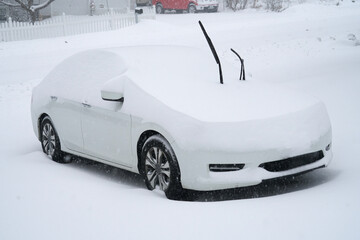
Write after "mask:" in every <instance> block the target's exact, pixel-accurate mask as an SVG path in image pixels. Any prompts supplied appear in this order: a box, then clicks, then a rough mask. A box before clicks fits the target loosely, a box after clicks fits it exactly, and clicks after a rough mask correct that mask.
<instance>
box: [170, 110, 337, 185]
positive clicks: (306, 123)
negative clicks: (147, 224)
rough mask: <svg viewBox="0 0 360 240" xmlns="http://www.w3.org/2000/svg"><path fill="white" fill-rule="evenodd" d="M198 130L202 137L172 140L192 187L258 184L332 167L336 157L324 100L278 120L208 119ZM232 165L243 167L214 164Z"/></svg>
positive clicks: (183, 177) (195, 133) (186, 181)
mask: <svg viewBox="0 0 360 240" xmlns="http://www.w3.org/2000/svg"><path fill="white" fill-rule="evenodd" d="M196 129H197V128H195V129H193V136H196V137H193V138H187V139H186V140H187V141H186V142H180V141H176V139H175V141H174V143H172V146H173V148H174V151H175V154H176V156H177V159H178V163H179V166H180V172H181V183H182V186H183V188H186V189H193V190H199V191H208V190H219V189H227V188H236V187H246V186H251V185H257V184H259V183H261V182H262V181H263V180H266V179H272V178H278V177H283V176H288V175H294V174H299V173H302V172H307V171H310V170H313V169H316V168H320V167H326V166H327V165H328V164H329V163H330V161H331V159H332V149H331V142H332V132H331V124H330V120H329V118H328V115H327V111H326V109H325V107H324V106H323V105H322V104H316V105H314V106H312V107H309V108H307V109H305V110H303V111H299V112H294V113H291V114H288V115H284V116H280V117H276V118H272V119H264V120H256V121H249V122H239V123H226V124H222V123H218V124H217V123H215V124H214V123H202V125H201V126H198V129H199V130H198V131H196ZM274 162H275V163H274ZM232 165H235V166H236V168H238V169H237V170H235V171H221V169H220V171H214V169H211V168H212V167H214V166H215V168H216V167H220V168H222V167H224V168H225V169H226V167H227V166H230V167H231V166H232ZM215 170H216V169H215ZM217 170H219V169H217ZM222 170H223V169H222Z"/></svg>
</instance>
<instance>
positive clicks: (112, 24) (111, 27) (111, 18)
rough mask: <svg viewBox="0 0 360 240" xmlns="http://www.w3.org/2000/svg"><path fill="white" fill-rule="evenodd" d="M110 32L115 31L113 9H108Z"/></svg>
mask: <svg viewBox="0 0 360 240" xmlns="http://www.w3.org/2000/svg"><path fill="white" fill-rule="evenodd" d="M110 30H115V16H114V9H113V8H110Z"/></svg>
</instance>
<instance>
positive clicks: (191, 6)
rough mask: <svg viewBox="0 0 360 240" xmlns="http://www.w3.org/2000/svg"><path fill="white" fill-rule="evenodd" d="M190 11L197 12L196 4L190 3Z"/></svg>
mask: <svg viewBox="0 0 360 240" xmlns="http://www.w3.org/2000/svg"><path fill="white" fill-rule="evenodd" d="M188 12H189V13H196V7H195V5H193V4H191V5H189V8H188Z"/></svg>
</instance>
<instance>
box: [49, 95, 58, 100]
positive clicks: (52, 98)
mask: <svg viewBox="0 0 360 240" xmlns="http://www.w3.org/2000/svg"><path fill="white" fill-rule="evenodd" d="M50 98H51V100H52V101H56V100H57V99H58V98H57V97H56V96H50Z"/></svg>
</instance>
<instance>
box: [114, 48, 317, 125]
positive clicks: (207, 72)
mask: <svg viewBox="0 0 360 240" xmlns="http://www.w3.org/2000/svg"><path fill="white" fill-rule="evenodd" d="M110 51H112V52H114V53H116V54H118V55H119V56H120V57H121V58H122V59H123V60H124V61H125V62H126V65H127V71H126V72H125V73H124V74H126V75H127V76H128V77H129V79H131V81H133V82H134V83H136V84H137V85H138V86H139V87H141V88H142V89H143V90H144V91H146V92H147V93H149V94H150V95H152V96H153V97H155V98H156V99H158V100H159V101H160V102H162V103H164V104H166V105H167V106H168V107H170V108H172V109H173V110H176V111H179V112H181V113H183V114H186V115H188V116H190V117H192V118H195V119H198V120H200V121H205V122H238V121H249V120H255V119H264V118H273V117H276V116H281V115H284V114H288V113H292V112H297V111H301V110H304V109H306V108H308V107H311V106H313V105H314V104H318V103H319V101H318V100H317V99H315V98H313V97H311V96H307V95H304V94H301V93H299V92H295V91H292V90H290V89H284V88H281V87H277V86H271V85H268V84H266V83H254V82H253V81H251V80H250V81H240V80H238V77H239V69H237V68H235V67H233V66H232V65H231V64H229V63H226V62H224V61H223V63H222V65H223V73H224V84H223V85H221V84H220V83H219V73H218V66H217V64H216V63H215V61H214V59H213V56H212V55H211V52H203V51H201V50H198V49H195V48H190V47H174V46H144V47H128V48H118V49H112V50H110ZM125 91H126V89H125Z"/></svg>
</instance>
